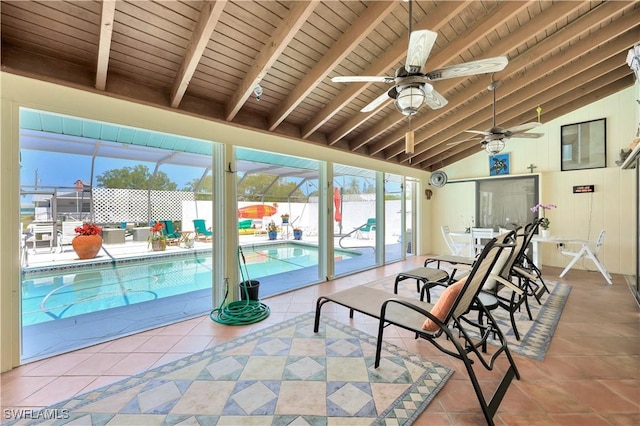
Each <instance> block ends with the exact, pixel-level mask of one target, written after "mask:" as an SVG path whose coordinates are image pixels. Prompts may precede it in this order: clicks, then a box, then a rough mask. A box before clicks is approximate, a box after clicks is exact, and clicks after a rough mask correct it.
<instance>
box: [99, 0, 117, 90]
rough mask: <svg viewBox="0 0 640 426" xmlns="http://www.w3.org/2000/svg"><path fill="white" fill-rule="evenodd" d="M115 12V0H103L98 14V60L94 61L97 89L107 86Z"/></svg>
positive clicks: (103, 88)
mask: <svg viewBox="0 0 640 426" xmlns="http://www.w3.org/2000/svg"><path fill="white" fill-rule="evenodd" d="M115 14H116V1H115V0H103V1H102V13H101V14H100V35H99V36H98V60H97V61H96V89H98V90H105V89H106V87H107V68H108V67H109V52H111V37H112V35H113V19H114V16H115Z"/></svg>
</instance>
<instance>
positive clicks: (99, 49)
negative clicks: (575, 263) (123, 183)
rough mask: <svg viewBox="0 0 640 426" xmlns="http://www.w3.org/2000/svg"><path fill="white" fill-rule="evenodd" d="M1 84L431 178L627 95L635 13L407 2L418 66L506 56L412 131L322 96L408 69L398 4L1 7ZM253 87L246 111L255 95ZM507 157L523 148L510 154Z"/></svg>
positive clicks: (525, 4) (365, 95) (398, 120)
mask: <svg viewBox="0 0 640 426" xmlns="http://www.w3.org/2000/svg"><path fill="white" fill-rule="evenodd" d="M0 9H1V22H0V23H1V31H2V32H1V37H2V56H1V61H2V62H1V63H2V70H3V71H4V72H10V73H16V74H21V75H26V76H29V77H33V78H36V79H42V80H46V81H52V82H56V83H59V84H63V85H68V86H72V87H76V88H80V89H84V90H88V91H94V92H100V93H104V94H105V95H108V96H114V97H118V98H123V99H127V100H132V101H135V102H141V103H146V104H152V105H156V106H159V107H162V108H168V109H174V110H177V111H182V112H185V113H188V114H196V115H198V116H201V117H203V118H207V119H211V120H218V121H223V122H227V123H228V124H230V125H238V126H244V127H247V126H248V127H251V128H255V129H258V130H260V131H263V132H264V131H266V132H273V133H276V134H281V135H284V136H287V137H291V138H292V143H305V142H306V143H315V144H320V145H326V146H327V147H331V148H333V149H336V150H338V151H350V152H355V153H359V154H362V155H366V156H371V157H375V158H379V159H383V160H386V161H388V162H391V163H394V164H402V165H407V166H411V167H415V168H419V169H423V170H435V169H437V168H440V167H443V166H446V165H448V164H451V163H453V162H455V161H458V160H460V159H462V158H465V157H467V156H469V155H471V154H474V153H476V152H478V150H479V149H480V144H479V143H478V142H477V141H471V142H464V143H461V144H458V145H454V146H451V145H448V144H449V143H450V142H454V141H460V140H463V139H466V138H468V137H469V134H468V133H465V132H464V130H465V129H481V130H484V129H488V128H490V127H491V125H492V111H493V109H492V95H493V93H492V92H490V91H489V90H488V89H487V86H488V85H489V83H490V82H491V79H494V80H498V81H500V82H502V85H501V86H500V88H499V89H498V91H497V92H496V95H497V124H498V125H499V126H502V127H510V126H514V125H518V124H521V123H525V122H529V121H537V120H538V117H537V113H536V108H537V107H541V108H542V115H541V121H543V122H544V121H548V120H551V119H553V118H556V117H558V116H561V115H563V114H566V113H568V112H570V111H572V110H575V109H577V108H580V107H582V106H584V105H587V104H589V103H591V102H593V101H595V100H597V99H599V98H602V97H605V96H607V95H610V94H612V93H615V92H617V91H619V90H621V89H623V88H626V87H628V86H631V85H633V82H634V80H633V78H634V77H633V74H632V72H631V69H630V68H629V67H628V66H627V64H626V55H627V51H628V50H629V49H630V48H632V47H633V46H634V44H637V43H638V42H640V25H639V24H640V2H637V1H633V2H632V1H605V2H602V1H546V0H545V1H492V0H482V1H421V0H420V1H414V2H413V4H412V21H411V27H412V29H413V30H417V29H430V30H433V31H436V32H437V33H438V38H437V40H436V43H435V46H434V48H433V50H432V51H431V54H430V56H429V58H428V60H427V64H426V66H425V68H426V69H428V70H433V69H436V68H440V67H442V66H445V65H452V64H458V63H462V62H468V61H471V60H476V59H481V58H486V57H491V56H499V55H505V56H507V57H508V59H509V64H508V65H507V67H506V68H505V69H504V70H503V71H500V72H497V73H495V74H494V75H489V74H483V75H476V76H472V77H459V78H452V79H447V80H438V81H434V82H433V85H434V87H435V89H436V90H437V91H438V92H440V93H441V94H442V95H444V97H445V98H446V99H447V100H448V101H449V103H448V104H447V105H446V106H445V107H443V108H441V109H437V110H432V109H430V108H429V107H428V106H427V105H423V106H422V108H421V109H420V111H419V112H418V113H417V114H416V115H415V116H414V117H413V119H412V120H411V126H412V128H413V129H414V130H415V143H416V147H415V152H414V153H413V154H407V153H405V152H404V135H405V132H406V131H407V129H408V122H407V117H406V116H403V115H402V114H400V113H399V112H398V111H397V110H396V107H395V106H394V104H393V102H386V103H385V104H384V105H383V107H381V108H378V109H376V110H374V111H373V112H370V113H362V112H360V109H361V108H362V107H364V106H365V105H367V104H368V103H369V102H371V101H372V100H373V99H375V98H377V97H378V96H379V95H380V94H382V93H384V92H385V91H386V90H388V89H389V88H390V86H389V85H386V84H382V83H349V84H344V83H333V82H332V81H331V77H334V76H337V75H386V76H393V75H394V73H395V70H396V69H397V68H399V67H400V66H402V64H403V63H404V59H405V56H406V50H407V44H408V28H409V6H408V3H406V2H402V1H390V2H386V1H351V0H343V1H318V0H311V1H246V0H242V1H223V0H218V1H122V0H118V1H113V0H104V1H6V0H3V1H2V2H1V3H0ZM257 85H260V87H261V88H262V91H263V92H262V95H261V96H260V98H259V99H257V98H256V96H255V94H254V88H255V87H256V86H257ZM507 143H508V144H512V143H535V141H533V142H525V141H521V140H518V139H514V140H510V141H508V142H507Z"/></svg>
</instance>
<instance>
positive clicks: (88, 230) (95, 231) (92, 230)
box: [74, 222, 102, 235]
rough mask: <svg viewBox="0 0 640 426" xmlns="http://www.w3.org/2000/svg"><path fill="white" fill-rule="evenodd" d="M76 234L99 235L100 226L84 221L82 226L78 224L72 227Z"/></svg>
mask: <svg viewBox="0 0 640 426" xmlns="http://www.w3.org/2000/svg"><path fill="white" fill-rule="evenodd" d="M74 231H75V232H76V234H78V235H100V234H102V228H100V227H99V226H98V225H96V224H95V223H92V222H85V223H83V224H82V226H78V227H77V228H75V229H74Z"/></svg>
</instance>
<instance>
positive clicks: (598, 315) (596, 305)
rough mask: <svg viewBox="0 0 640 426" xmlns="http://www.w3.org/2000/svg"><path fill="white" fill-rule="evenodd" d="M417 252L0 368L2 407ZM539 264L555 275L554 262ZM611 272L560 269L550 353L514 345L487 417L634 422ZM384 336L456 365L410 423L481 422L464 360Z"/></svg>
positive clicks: (201, 337) (66, 387) (127, 367)
mask: <svg viewBox="0 0 640 426" xmlns="http://www.w3.org/2000/svg"><path fill="white" fill-rule="evenodd" d="M421 262H422V259H421V258H414V259H410V260H407V261H405V262H399V263H395V264H393V265H388V266H385V267H381V268H377V269H374V270H370V271H366V272H362V273H360V274H357V275H353V276H349V277H345V278H341V279H337V280H334V281H330V282H327V283H323V284H321V285H317V286H313V287H309V288H306V289H301V290H297V291H294V292H291V293H287V294H284V295H280V296H276V297H272V298H268V299H265V300H264V302H265V303H266V304H267V305H269V307H270V308H271V315H270V316H269V318H267V319H266V320H264V321H262V322H260V323H257V324H253V325H250V326H242V327H232V326H223V325H220V324H217V323H214V322H212V321H211V320H210V319H209V318H208V316H203V317H201V318H196V319H192V320H188V321H184V322H181V323H178V324H174V325H171V326H168V327H162V328H158V329H154V330H151V331H147V332H144V333H140V334H137V335H133V336H129V337H125V338H122V339H118V340H115V341H112V342H108V343H103V344H100V345H96V346H92V347H89V348H86V349H82V350H79V351H75V352H72V353H68V354H64V355H60V356H56V357H53V358H49V359H45V360H41V361H38V362H33V363H31V364H27V365H23V366H21V367H19V368H15V369H13V370H11V371H9V372H6V373H3V374H2V375H1V376H0V402H1V406H2V409H3V410H4V409H7V408H41V407H45V406H48V405H50V404H53V403H55V402H58V401H61V400H64V399H66V398H69V397H71V396H73V395H76V394H78V393H84V392H87V391H90V390H92V389H96V388H98V387H102V386H104V385H107V384H109V383H112V382H115V381H117V380H120V379H123V378H126V377H127V376H129V375H132V374H134V373H137V372H140V371H144V370H146V369H149V368H152V367H155V366H159V365H162V364H164V363H166V362H169V361H172V360H175V359H177V358H180V357H183V356H185V355H187V354H190V353H194V352H197V351H201V350H203V349H205V348H208V347H211V346H214V345H216V344H218V343H220V342H224V341H227V340H229V339H231V338H234V337H236V336H240V335H243V334H245V333H248V332H250V331H252V330H255V329H258V328H263V327H266V326H268V325H271V324H274V323H277V322H280V321H282V320H284V319H287V318H291V317H294V316H297V315H299V314H300V313H304V312H309V311H312V310H314V309H315V300H316V297H317V296H318V295H319V294H321V293H327V292H332V291H335V290H337V289H342V288H344V287H349V286H353V285H359V284H363V283H367V282H372V281H375V280H378V279H381V278H384V277H386V276H389V275H395V274H397V273H398V272H400V271H403V270H407V269H410V268H413V267H415V266H418V265H421ZM543 272H544V274H545V277H547V278H548V279H557V275H558V274H559V273H560V269H557V268H545V269H544V270H543ZM613 278H614V281H613V282H614V285H613V286H609V285H607V284H606V283H604V281H603V280H602V277H601V275H600V274H599V273H598V272H586V271H578V270H571V272H570V273H569V274H568V276H567V277H566V279H564V280H560V279H558V281H561V282H567V283H569V284H570V285H572V287H573V289H572V291H571V294H570V296H569V300H568V302H567V305H566V306H565V308H564V312H563V315H562V317H561V319H560V323H559V325H558V328H557V330H556V333H555V336H554V337H553V340H552V343H551V346H550V348H549V351H548V353H547V356H546V358H545V360H544V361H543V362H539V361H533V360H530V359H528V358H524V357H521V356H518V355H515V358H516V363H517V365H518V368H519V370H520V373H521V375H522V380H520V381H514V382H513V383H512V385H511V387H510V388H509V390H508V392H507V395H506V397H505V399H504V401H503V402H502V405H501V406H500V409H499V410H498V413H497V414H496V417H495V418H494V420H495V422H496V424H497V425H577V424H580V425H638V424H640V332H639V331H640V313H639V312H640V310H639V309H638V305H637V304H636V302H635V300H634V299H633V297H632V296H631V292H630V290H629V288H628V286H627V284H626V282H625V279H624V277H622V276H620V275H614V277H613ZM327 308H329V306H327V307H325V308H324V309H323V315H334V316H335V317H337V318H341V319H343V320H344V321H349V318H348V313H347V311H346V309H341V308H339V307H336V308H335V310H333V311H331V310H329V309H327ZM351 323H352V325H353V326H354V327H356V328H358V329H361V330H363V331H366V332H369V333H371V334H375V331H376V324H377V323H376V322H374V321H373V320H371V319H369V318H367V317H364V316H361V315H356V317H355V318H354V319H353V320H352V321H351ZM385 338H386V339H387V340H388V341H389V342H391V343H393V344H395V345H398V346H404V347H407V348H408V349H410V350H412V351H414V352H417V353H420V354H422V355H424V356H427V357H429V358H431V359H433V360H435V361H438V362H440V363H442V364H445V365H447V366H450V367H452V368H454V369H455V371H456V372H455V374H454V375H453V377H452V378H451V379H450V380H449V381H448V382H447V384H446V385H445V387H444V388H443V390H442V391H441V392H440V393H439V394H438V395H437V396H436V398H435V399H434V400H433V402H432V403H431V404H430V405H429V407H427V410H426V411H425V412H424V413H423V414H422V415H421V416H420V417H419V418H418V419H417V421H416V422H415V423H414V424H417V425H476V424H479V425H480V424H484V420H483V417H482V414H481V411H480V408H479V406H478V402H477V400H476V399H475V395H474V393H473V390H472V388H471V384H470V382H469V381H468V379H467V377H466V373H465V372H464V369H463V366H462V363H461V362H459V361H457V360H454V359H452V358H451V357H448V356H445V355H443V354H442V353H441V352H439V351H437V350H436V349H435V348H434V347H432V346H431V345H430V344H429V343H427V342H425V341H423V340H415V339H414V338H413V336H412V335H410V334H408V333H405V332H402V331H393V330H389V331H387V332H386V333H385ZM498 368H501V365H498ZM478 372H479V377H480V379H481V380H482V386H483V389H485V392H486V393H487V394H489V393H492V392H493V389H494V387H495V385H496V384H497V380H498V377H497V376H498V374H497V373H492V372H486V370H483V369H479V370H478ZM3 413H4V411H3ZM3 418H4V414H3Z"/></svg>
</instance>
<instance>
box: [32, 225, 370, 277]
mask: <svg viewBox="0 0 640 426" xmlns="http://www.w3.org/2000/svg"><path fill="white" fill-rule="evenodd" d="M239 240H240V245H241V246H243V245H247V244H254V243H269V242H270V240H269V239H268V237H267V235H266V234H255V235H240V236H239ZM338 240H339V237H336V239H335V244H336V248H339V246H338ZM294 241H295V240H293V239H285V240H282V239H277V240H275V241H271V242H273V243H281V242H294ZM301 242H302V243H307V244H312V245H317V243H318V237H317V236H304V237H303V239H302V240H301ZM344 243H345V247H348V248H354V249H357V248H358V247H367V246H369V247H371V246H373V245H374V244H375V242H374V241H373V240H368V239H358V238H348V239H345V240H344ZM211 248H212V243H211V242H210V241H208V242H205V241H195V244H194V247H193V248H186V247H184V246H183V245H167V248H166V250H165V251H162V252H154V251H153V250H152V249H151V247H150V246H149V244H148V243H147V242H146V241H133V239H132V237H131V236H128V237H127V238H126V240H125V243H124V244H103V246H102V248H101V249H100V251H99V252H98V254H97V256H96V257H95V258H93V259H86V260H81V259H78V256H77V255H76V253H75V252H74V251H73V248H72V247H71V245H64V246H58V247H53V249H52V250H50V249H49V246H48V245H47V246H44V245H42V246H39V247H36V249H35V250H33V249H31V246H29V248H28V249H27V254H26V258H25V260H24V261H23V263H22V269H23V272H31V271H36V270H42V269H45V268H55V267H70V266H81V265H89V264H95V263H107V262H112V261H114V260H115V261H119V260H125V259H126V260H128V259H149V258H152V257H160V256H171V255H179V254H183V253H188V252H207V251H210V250H211Z"/></svg>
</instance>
